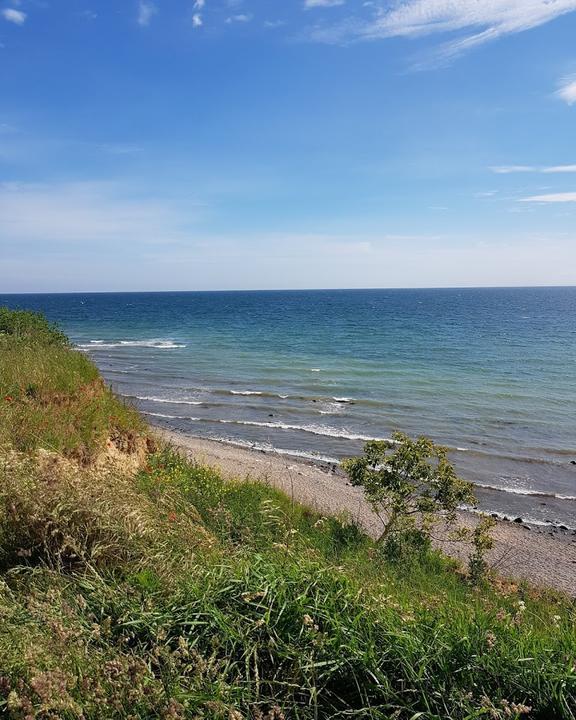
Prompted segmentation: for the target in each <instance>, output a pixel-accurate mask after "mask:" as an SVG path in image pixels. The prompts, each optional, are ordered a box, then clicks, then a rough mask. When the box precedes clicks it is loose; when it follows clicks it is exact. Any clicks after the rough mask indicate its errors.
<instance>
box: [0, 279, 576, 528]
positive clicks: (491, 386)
mask: <svg viewBox="0 0 576 720" xmlns="http://www.w3.org/2000/svg"><path fill="white" fill-rule="evenodd" d="M0 303H1V304H8V305H10V306H19V307H26V308H32V309H38V310H42V311H43V312H45V313H46V314H47V315H48V316H49V317H50V318H51V319H53V320H56V321H58V322H59V323H61V324H62V326H63V327H64V329H65V330H66V331H67V332H68V334H69V335H70V336H71V337H72V339H73V340H74V342H76V343H77V344H78V345H79V346H80V347H81V348H82V349H83V350H84V351H85V352H87V353H89V354H90V356H91V357H92V358H93V359H94V360H95V362H96V363H97V364H98V366H99V367H100V369H101V371H102V373H103V375H104V376H105V377H106V378H107V379H108V380H109V381H110V383H111V384H112V385H113V386H114V388H115V389H116V390H117V391H118V392H119V393H121V394H123V395H124V396H125V397H126V398H127V399H128V400H129V401H130V402H133V403H135V404H136V405H137V406H138V407H139V408H140V409H141V410H142V411H143V412H145V413H146V414H147V416H148V417H149V419H150V420H151V421H152V422H155V423H157V424H160V425H165V426H168V427H171V428H174V429H178V430H181V431H184V432H187V433H189V434H192V435H197V436H203V437H210V438H218V439H224V440H226V441H228V442H233V443H237V444H240V445H250V446H255V447H258V448H261V449H276V450H277V451H279V452H281V453H286V454H294V455H299V456H304V457H309V458H313V459H317V460H324V461H328V462H336V461H337V460H338V459H340V458H342V457H344V456H347V455H350V454H354V453H356V452H358V451H359V450H360V449H361V447H362V443H363V441H364V440H365V439H367V438H386V437H389V436H390V434H391V433H392V432H393V431H394V430H402V431H404V432H407V433H409V434H411V435H416V434H419V433H424V434H427V435H430V436H431V437H432V438H434V439H435V440H436V441H438V442H441V443H443V444H445V445H447V446H449V447H450V448H452V458H453V460H454V462H455V464H456V466H457V468H458V470H459V471H460V472H461V474H463V475H464V476H466V477H467V478H469V479H470V480H473V481H474V482H475V483H477V485H478V496H479V504H480V507H481V508H482V509H484V510H488V511H493V512H500V513H503V514H506V515H508V516H511V517H516V516H522V517H523V518H525V519H529V520H531V521H533V522H536V523H544V524H545V523H552V524H565V525H567V526H569V527H576V465H575V464H572V462H574V461H576V375H575V362H576V288H526V289H469V290H459V289H458V290H457V289H454V290H357V291H345V290H342V291H294V292H238V293H231V292H222V293H194V292H192V293H127V294H86V295H26V296H16V295H7V296H0Z"/></svg>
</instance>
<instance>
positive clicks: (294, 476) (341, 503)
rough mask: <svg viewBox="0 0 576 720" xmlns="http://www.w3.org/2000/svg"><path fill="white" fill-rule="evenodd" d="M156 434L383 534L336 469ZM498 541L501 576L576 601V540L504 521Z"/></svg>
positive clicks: (447, 547)
mask: <svg viewBox="0 0 576 720" xmlns="http://www.w3.org/2000/svg"><path fill="white" fill-rule="evenodd" d="M155 432H156V433H157V434H158V435H159V436H160V437H162V438H164V439H165V440H167V441H168V442H169V443H170V444H172V445H173V446H175V447H177V448H178V449H179V450H180V451H182V452H184V453H185V454H186V455H187V456H189V457H190V458H192V459H193V460H195V461H197V462H200V463H205V464H207V465H210V466H213V467H216V468H218V469H219V470H220V471H221V472H222V473H223V474H224V475H225V476H226V477H230V478H251V479H254V480H258V481H259V482H264V483H268V484H270V485H273V486H275V487H277V488H279V489H281V490H283V491H284V492H285V493H287V494H288V495H290V496H291V497H293V498H294V499H295V500H297V501H299V502H302V503H304V504H306V505H309V506H311V507H313V508H315V509H316V510H318V511H319V512H321V513H325V514H339V513H348V514H349V515H351V516H352V517H353V518H354V519H355V520H356V521H357V522H358V523H359V524H360V525H362V527H364V528H365V530H366V532H368V533H369V534H370V535H372V536H377V535H378V533H379V530H380V527H381V523H380V520H379V519H378V518H377V516H376V515H375V514H374V513H373V512H372V510H371V509H370V507H369V505H368V504H367V503H366V501H365V500H364V498H363V494H362V491H361V490H360V489H358V488H354V487H351V486H350V485H349V484H348V482H347V480H346V478H345V477H344V475H343V474H342V473H341V472H340V471H339V470H338V469H337V468H335V467H334V466H328V465H326V466H320V465H317V464H315V463H311V462H306V461H302V460H300V459H299V458H295V457H292V456H287V455H277V454H273V453H265V452H262V451H260V450H251V449H246V448H240V447H236V446H234V445H230V444H227V443H223V442H217V441H214V440H205V439H201V438H196V437H192V436H189V435H184V434H182V433H177V432H171V431H166V430H161V429H158V428H156V429H155ZM460 519H461V522H462V523H464V524H465V525H467V526H472V525H473V524H474V523H475V521H476V516H475V515H473V514H472V513H464V512H463V513H461V514H460ZM494 538H495V547H494V549H493V550H492V551H491V552H490V553H489V555H488V560H489V562H490V565H491V566H492V567H493V568H494V569H495V570H497V572H498V573H500V574H501V575H504V576H506V577H510V578H513V579H517V580H521V579H524V580H527V581H529V582H530V583H532V584H533V585H537V586H543V587H551V588H555V589H558V590H561V591H563V592H565V593H568V594H570V595H573V596H576V535H574V534H573V533H571V532H563V531H561V530H556V531H554V530H551V529H542V530H540V529H538V528H534V527H529V526H527V525H523V524H517V523H512V522H505V521H499V522H498V523H497V526H496V527H495V528H494ZM438 545H439V547H441V549H442V550H443V551H445V552H446V553H447V554H449V555H452V556H454V557H460V558H461V559H465V553H464V550H463V548H462V547H461V546H460V545H458V544H453V543H441V542H439V543H438Z"/></svg>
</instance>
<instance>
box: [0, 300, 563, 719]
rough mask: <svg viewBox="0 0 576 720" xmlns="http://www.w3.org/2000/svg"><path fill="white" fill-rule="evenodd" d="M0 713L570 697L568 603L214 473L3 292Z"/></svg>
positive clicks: (481, 713) (310, 712)
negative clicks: (402, 551)
mask: <svg viewBox="0 0 576 720" xmlns="http://www.w3.org/2000/svg"><path fill="white" fill-rule="evenodd" d="M0 332H1V333H2V334H1V335H0V388H1V389H0V398H1V400H0V572H1V578H0V618H1V621H0V715H2V716H4V717H9V718H18V719H24V718H66V719H68V718H86V719H88V718H94V719H96V718H99V719H101V718H105V719H108V718H110V719H113V718H118V719H120V718H122V719H126V720H128V719H129V718H130V719H136V718H138V719H140V718H141V719H144V718H166V719H168V718H205V719H207V720H208V719H215V720H218V719H222V720H241V719H242V718H245V719H246V720H248V719H249V718H250V719H253V720H274V719H275V720H280V719H281V718H290V719H302V720H312V719H323V718H374V719H376V718H378V719H380V720H384V719H385V718H386V719H388V718H398V719H400V720H416V719H417V718H419V719H426V720H432V719H433V718H454V719H459V720H464V719H471V718H519V717H527V718H541V719H550V720H553V719H555V718H559V719H562V718H571V719H573V718H575V717H576V668H575V663H576V631H575V624H574V620H575V619H576V617H575V616H576V612H575V608H574V605H573V604H572V603H571V602H570V601H569V600H567V599H563V598H561V597H558V596H555V595H552V594H550V595H545V594H542V593H537V592H536V591H533V590H531V589H529V588H528V587H524V586H521V587H519V586H516V585H514V584H512V583H507V582H504V581H495V582H493V583H491V584H490V585H487V586H486V587H483V588H481V589H475V588H472V587H471V586H470V585H469V584H468V582H467V580H466V578H465V577H464V575H463V573H461V572H460V571H459V570H458V569H457V568H456V567H455V565H454V564H453V563H451V562H449V561H447V560H445V559H443V558H441V557H440V556H438V555H436V554H429V555H426V556H425V557H422V558H419V559H414V560H413V561H412V562H410V563H408V564H407V563H403V564H402V565H401V566H398V565H395V564H391V563H390V562H387V561H386V560H384V558H383V557H382V556H381V555H380V553H379V552H378V549H377V547H376V546H375V545H374V544H373V543H372V542H371V541H370V540H369V539H368V538H367V537H366V536H365V535H363V534H362V532H360V530H359V529H358V528H357V527H356V526H355V525H354V524H353V523H352V522H350V521H348V520H347V519H345V518H324V517H320V516H318V515H317V514H315V513H314V512H312V511H310V510H309V509H307V508H305V507H302V506H300V505H298V504H296V503H293V502H291V500H290V499H289V498H288V497H286V496H284V495H282V494H281V493H279V492H277V491H275V490H272V489H270V488H268V487H265V486H263V485H259V484H255V483H249V482H227V481H224V480H223V479H222V478H221V477H220V476H219V475H218V473H216V472H215V471H213V470H212V469H210V468H207V467H202V466H199V465H195V464H193V463H190V462H189V461H186V460H184V459H183V458H182V457H180V456H179V455H177V454H176V453H174V452H173V451H172V450H171V449H170V448H167V447H164V446H161V445H160V444H158V443H156V442H154V441H151V440H150V438H148V437H147V433H148V431H147V430H146V428H145V426H144V425H143V423H142V421H141V420H140V418H139V417H138V415H137V414H136V413H135V412H134V411H133V410H131V409H129V408H127V407H125V406H124V405H123V404H122V403H120V402H119V400H118V399H116V398H115V397H114V395H113V394H111V393H110V391H109V390H108V389H107V388H106V387H105V385H104V384H103V383H102V381H101V380H100V378H99V375H98V373H97V370H96V369H95V368H94V366H93V365H92V364H91V363H90V361H89V360H88V359H87V358H86V357H85V356H84V355H82V354H80V353H77V352H75V351H74V350H73V349H71V348H70V347H69V346H68V343H67V341H66V339H65V338H64V337H62V336H61V334H60V333H59V332H58V331H57V330H56V329H54V328H51V327H50V326H49V325H47V324H46V323H45V322H44V321H43V320H42V319H41V318H39V317H37V316H33V315H30V314H25V315H16V314H13V313H10V312H0Z"/></svg>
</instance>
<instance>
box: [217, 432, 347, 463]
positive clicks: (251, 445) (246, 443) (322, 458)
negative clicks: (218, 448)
mask: <svg viewBox="0 0 576 720" xmlns="http://www.w3.org/2000/svg"><path fill="white" fill-rule="evenodd" d="M213 439H214V440H216V441H217V442H223V443H226V445H233V446H234V447H240V448H247V449H249V450H259V451H260V452H264V453H270V454H276V455H289V456H290V455H291V456H293V457H298V458H304V459H306V460H315V461H317V462H325V463H329V464H330V465H339V464H340V460H338V458H334V457H330V456H329V455H320V454H318V453H313V452H306V451H305V450H287V449H285V448H278V447H276V446H275V445H268V444H265V443H264V444H263V443H255V442H250V440H231V439H230V438H221V437H214V438H213Z"/></svg>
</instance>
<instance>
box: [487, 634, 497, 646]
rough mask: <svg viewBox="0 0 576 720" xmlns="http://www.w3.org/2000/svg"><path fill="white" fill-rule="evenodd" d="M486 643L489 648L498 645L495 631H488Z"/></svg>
mask: <svg viewBox="0 0 576 720" xmlns="http://www.w3.org/2000/svg"><path fill="white" fill-rule="evenodd" d="M486 645H488V647H489V648H492V647H494V645H496V635H494V633H493V632H490V631H488V632H487V633H486Z"/></svg>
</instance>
